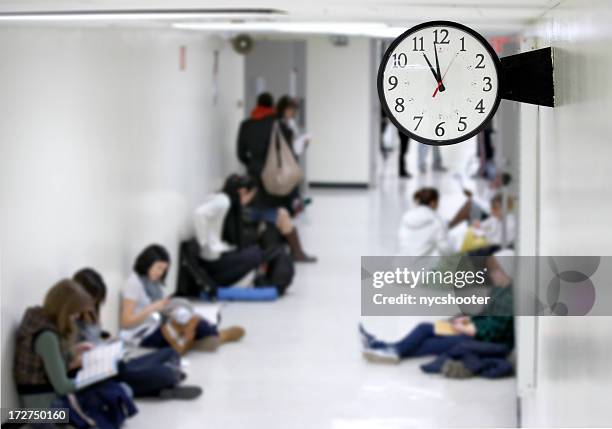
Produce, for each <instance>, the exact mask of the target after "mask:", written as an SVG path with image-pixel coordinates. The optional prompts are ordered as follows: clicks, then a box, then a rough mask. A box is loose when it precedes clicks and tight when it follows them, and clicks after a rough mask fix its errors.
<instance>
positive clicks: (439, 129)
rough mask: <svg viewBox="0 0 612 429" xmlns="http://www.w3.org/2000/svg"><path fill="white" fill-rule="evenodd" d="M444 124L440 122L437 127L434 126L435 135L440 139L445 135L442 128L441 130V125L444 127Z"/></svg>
mask: <svg viewBox="0 0 612 429" xmlns="http://www.w3.org/2000/svg"><path fill="white" fill-rule="evenodd" d="M445 123H446V122H440V123H439V124H438V125H436V135H437V136H438V137H442V136H443V135H444V133H445V130H444V128H442V125H444V124H445Z"/></svg>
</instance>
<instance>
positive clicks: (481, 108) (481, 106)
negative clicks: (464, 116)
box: [474, 98, 485, 113]
mask: <svg viewBox="0 0 612 429" xmlns="http://www.w3.org/2000/svg"><path fill="white" fill-rule="evenodd" d="M474 110H478V113H484V112H485V107H484V101H483V99H482V98H481V99H480V101H479V102H478V104H477V105H476V107H475V108H474Z"/></svg>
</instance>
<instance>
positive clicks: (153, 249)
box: [13, 96, 316, 427]
mask: <svg viewBox="0 0 612 429" xmlns="http://www.w3.org/2000/svg"><path fill="white" fill-rule="evenodd" d="M259 101H261V102H263V104H266V105H269V106H268V107H266V106H262V105H260V106H259V107H257V108H256V109H255V111H254V112H253V115H252V117H251V118H249V119H247V120H246V121H245V122H244V123H243V124H242V125H241V129H240V135H239V145H238V146H239V152H240V154H241V155H240V156H241V160H243V161H244V162H246V163H247V171H248V174H247V175H239V174H232V175H230V176H229V177H228V178H227V179H226V181H225V184H224V186H223V189H221V190H220V191H219V192H214V193H212V194H211V195H209V196H208V197H207V198H206V199H205V201H204V202H202V204H200V205H199V206H198V207H197V208H196V209H195V212H194V217H193V225H194V230H195V241H197V243H198V246H199V255H198V256H199V262H198V263H199V264H200V265H201V267H202V268H203V269H204V270H205V271H206V272H207V273H208V275H209V276H210V277H211V278H212V279H213V280H214V281H215V282H216V283H217V284H218V285H223V286H234V285H240V284H241V283H250V284H251V285H254V286H258V285H273V286H274V287H276V288H277V289H278V292H279V295H282V294H283V293H285V291H286V289H287V287H288V286H289V285H290V284H291V282H292V279H293V276H294V266H293V264H294V262H315V261H316V258H315V257H313V256H310V255H308V254H307V253H306V252H305V251H304V250H303V248H302V244H301V241H300V238H299V236H298V232H297V228H296V226H295V225H294V222H293V217H294V216H296V215H297V214H298V213H300V212H301V211H302V210H303V201H302V200H301V198H300V196H299V192H298V191H297V189H296V190H294V191H292V193H291V194H290V195H288V196H287V197H285V198H278V197H275V196H272V195H268V194H267V193H266V192H265V189H264V188H263V186H262V184H261V179H260V174H261V168H260V167H257V166H256V164H258V163H260V162H261V159H262V157H265V151H266V150H267V149H266V148H267V145H268V144H269V141H270V135H269V131H270V130H269V129H268V130H267V131H268V134H267V135H266V127H267V126H268V125H270V124H271V123H272V122H273V121H278V122H279V123H280V126H281V130H282V132H283V133H285V134H286V138H287V140H288V141H289V142H291V141H292V131H291V128H290V125H289V124H290V123H291V119H292V117H293V116H294V115H295V111H296V109H297V104H296V103H295V102H294V101H293V100H292V99H291V98H289V97H283V98H282V99H281V101H280V102H279V103H278V106H277V109H273V108H272V100H271V97H269V96H263V97H260V98H259ZM262 125H264V128H263V132H262V128H261V126H262ZM253 130H255V133H254V134H253ZM245 133H246V134H245ZM258 151H260V152H261V153H260V152H258ZM296 156H297V155H296ZM170 262H171V260H170V253H169V252H168V250H167V249H166V248H164V247H163V246H161V245H159V244H151V245H149V246H147V247H146V248H145V249H143V250H142V251H141V252H140V254H139V255H138V256H137V257H136V259H135V262H134V264H133V268H132V271H131V272H130V273H129V276H128V277H127V279H126V281H125V283H124V285H123V287H122V289H121V307H120V311H119V319H120V323H119V325H120V331H119V333H118V338H119V339H120V340H122V342H123V346H124V348H125V349H126V350H127V353H125V354H124V356H123V357H122V358H121V360H120V362H119V364H118V367H117V374H116V375H115V376H114V377H112V378H109V379H106V380H104V381H101V382H97V383H94V384H91V385H88V386H81V385H80V384H79V381H78V376H77V372H78V371H79V369H81V368H82V366H83V361H82V359H83V354H84V353H86V352H87V351H90V350H92V349H94V348H96V347H98V346H103V345H108V344H111V343H112V342H113V341H115V338H113V337H112V336H111V335H110V334H109V333H108V332H106V331H104V329H103V327H102V326H100V310H101V306H102V305H103V304H104V302H105V300H106V295H107V286H106V283H105V281H104V279H103V277H102V275H101V274H100V273H99V272H97V271H96V270H94V269H92V268H82V269H80V270H79V271H77V272H76V273H75V274H74V275H73V277H72V278H66V279H63V280H60V281H59V282H58V283H56V284H55V285H54V286H52V287H51V288H50V289H49V291H48V292H47V294H46V296H45V299H44V302H43V304H42V305H41V306H35V307H30V308H28V309H27V310H26V311H25V314H24V315H23V318H22V320H21V323H20V325H19V327H18V330H17V334H16V352H15V356H14V371H13V375H14V380H15V383H16V387H17V392H18V394H19V396H20V399H21V403H22V405H23V406H25V407H36V408H49V407H68V408H70V409H71V410H74V411H75V413H74V414H71V416H72V415H74V416H80V417H81V420H79V422H80V423H82V427H91V426H97V427H119V426H121V423H122V422H123V420H125V419H126V418H128V417H129V416H130V415H132V414H133V413H135V412H136V408H135V407H134V404H133V403H132V400H133V398H143V397H154V398H159V399H194V398H197V397H198V396H200V395H201V394H202V389H201V388H200V387H199V386H195V385H186V384H184V381H185V379H186V377H187V375H186V373H185V372H184V371H183V370H182V367H181V356H182V355H183V354H185V353H187V352H188V351H191V350H201V351H209V352H210V351H215V350H216V349H217V348H218V347H220V346H221V345H223V344H225V343H228V342H235V341H238V340H240V339H241V338H242V337H243V336H244V335H245V330H244V329H243V328H242V327H240V326H231V327H228V328H225V329H221V328H220V327H219V326H217V324H218V323H217V322H218V321H209V320H205V319H204V318H203V317H201V316H199V315H198V313H197V312H196V311H194V308H193V306H192V305H191V304H190V302H189V301H187V300H185V299H182V298H177V297H176V296H174V297H172V298H170V297H168V296H169V295H172V294H171V293H166V291H165V290H164V285H165V280H166V276H167V273H168V270H169V268H170ZM181 269H182V268H179V271H180V270H181ZM75 418H76V417H75ZM79 422H74V421H72V417H71V424H73V425H75V426H77V427H81V426H80V425H79V424H78V423H79Z"/></svg>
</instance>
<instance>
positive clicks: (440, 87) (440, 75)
mask: <svg viewBox="0 0 612 429" xmlns="http://www.w3.org/2000/svg"><path fill="white" fill-rule="evenodd" d="M434 55H435V56H436V71H437V73H438V87H439V89H440V92H443V91H444V90H446V88H444V83H442V73H440V62H439V61H438V50H437V49H436V43H435V42H434Z"/></svg>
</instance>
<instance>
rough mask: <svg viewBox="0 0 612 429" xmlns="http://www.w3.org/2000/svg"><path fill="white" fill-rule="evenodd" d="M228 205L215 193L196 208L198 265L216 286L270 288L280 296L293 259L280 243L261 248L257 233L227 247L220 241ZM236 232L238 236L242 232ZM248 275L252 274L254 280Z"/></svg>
mask: <svg viewBox="0 0 612 429" xmlns="http://www.w3.org/2000/svg"><path fill="white" fill-rule="evenodd" d="M244 180H245V185H246V186H250V184H251V183H252V181H250V180H249V179H246V178H245V179H244ZM231 206H232V201H231V199H230V197H229V196H228V195H227V193H225V192H218V193H215V194H211V195H209V196H208V197H206V199H205V201H204V202H203V203H202V204H201V205H200V206H199V207H198V208H196V210H195V213H194V225H195V231H196V239H197V242H198V245H199V248H200V255H199V256H200V263H201V266H202V267H203V268H204V269H205V270H206V273H207V274H208V275H209V276H210V277H211V279H212V280H213V281H214V282H215V283H216V284H217V285H221V286H233V285H236V284H248V285H252V284H254V285H255V286H258V285H263V286H271V285H274V286H275V287H276V288H277V290H278V292H279V295H282V294H283V293H284V292H285V291H286V289H287V288H288V287H289V285H290V284H291V281H292V280H293V276H294V273H295V268H294V263H293V260H292V259H291V257H290V256H289V254H288V253H287V252H286V250H285V248H284V244H283V243H276V244H273V243H270V245H269V246H267V247H266V248H265V249H264V248H262V246H261V244H262V243H260V240H259V239H258V237H257V231H255V237H254V239H253V240H245V241H244V242H242V240H238V242H236V243H234V244H229V243H228V242H227V241H225V240H224V239H223V230H224V225H225V223H226V218H227V216H228V213H229V212H230V209H231ZM237 232H239V233H240V234H241V237H242V233H243V232H245V231H244V230H239V231H237ZM243 243H244V244H243ZM250 274H254V275H255V278H253V276H250Z"/></svg>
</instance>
